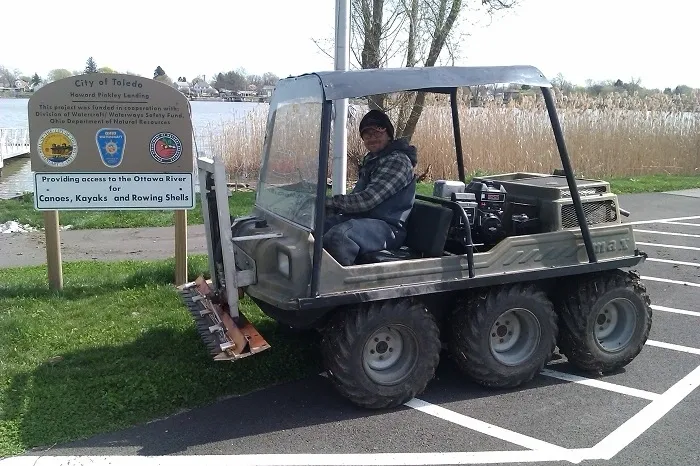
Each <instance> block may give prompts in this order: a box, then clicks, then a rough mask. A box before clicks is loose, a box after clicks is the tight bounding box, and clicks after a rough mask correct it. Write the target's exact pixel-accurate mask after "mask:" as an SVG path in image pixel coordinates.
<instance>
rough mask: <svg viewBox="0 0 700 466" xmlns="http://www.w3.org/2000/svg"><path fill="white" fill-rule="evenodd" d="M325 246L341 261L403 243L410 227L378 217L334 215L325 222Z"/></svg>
mask: <svg viewBox="0 0 700 466" xmlns="http://www.w3.org/2000/svg"><path fill="white" fill-rule="evenodd" d="M323 231H324V235H323V247H324V249H325V250H326V251H328V253H329V254H330V255H331V256H333V257H334V258H335V260H337V261H338V263H340V264H341V265H352V264H354V263H355V260H356V259H357V257H358V256H360V255H362V254H366V253H368V252H375V251H381V250H382V249H395V248H399V247H401V246H402V245H403V242H404V241H405V239H406V231H405V230H404V229H401V228H398V227H396V226H393V225H390V224H389V223H387V222H385V221H383V220H379V219H376V218H362V217H348V216H345V215H331V216H329V217H328V218H327V219H326V223H325V225H324V229H323Z"/></svg>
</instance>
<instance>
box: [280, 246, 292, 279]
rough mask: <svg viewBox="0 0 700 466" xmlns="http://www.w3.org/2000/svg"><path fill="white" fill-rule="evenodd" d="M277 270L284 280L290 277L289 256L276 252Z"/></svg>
mask: <svg viewBox="0 0 700 466" xmlns="http://www.w3.org/2000/svg"><path fill="white" fill-rule="evenodd" d="M277 270H278V271H279V273H281V274H282V275H284V276H285V277H286V278H289V277H290V275H291V274H290V272H291V266H290V260H289V255H288V254H287V253H286V252H283V251H277Z"/></svg>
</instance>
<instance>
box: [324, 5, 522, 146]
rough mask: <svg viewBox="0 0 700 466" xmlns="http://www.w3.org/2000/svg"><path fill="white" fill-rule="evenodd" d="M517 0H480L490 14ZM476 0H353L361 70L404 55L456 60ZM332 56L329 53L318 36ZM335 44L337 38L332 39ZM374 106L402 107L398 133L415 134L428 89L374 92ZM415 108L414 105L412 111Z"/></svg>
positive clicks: (353, 36) (421, 61) (353, 38)
mask: <svg viewBox="0 0 700 466" xmlns="http://www.w3.org/2000/svg"><path fill="white" fill-rule="evenodd" d="M517 2H518V0H480V2H479V3H480V7H481V9H482V10H484V11H485V12H486V14H487V15H493V13H495V12H497V11H501V10H506V9H510V8H513V7H514V6H516V4H517ZM475 3H476V0H352V2H351V11H350V22H351V25H350V49H351V54H352V57H354V58H355V62H356V63H357V64H358V65H359V67H360V68H362V69H367V68H382V67H386V66H388V64H389V62H390V61H392V60H396V59H397V58H400V62H399V63H401V64H402V65H403V66H406V67H413V66H423V67H430V66H435V65H436V64H437V63H438V62H439V59H440V56H441V55H442V53H443V50H445V49H446V50H447V54H448V60H449V62H450V63H451V64H453V65H454V63H455V61H456V56H457V54H458V53H459V44H460V40H459V39H458V38H456V37H455V36H456V34H457V33H458V31H456V29H457V28H456V25H457V23H458V20H459V18H460V15H463V14H464V12H466V11H467V10H468V9H469V7H471V6H474V4H475ZM314 42H315V43H316V45H317V46H318V47H319V48H320V49H321V50H323V51H324V52H325V53H326V54H327V55H328V56H330V57H332V56H333V55H332V54H331V53H329V52H328V51H327V50H326V49H325V48H324V47H322V46H321V45H320V41H316V40H315V41H314ZM331 43H332V41H331ZM368 104H369V107H370V108H379V109H382V110H390V109H393V108H397V107H398V118H397V124H396V128H397V136H399V137H405V138H407V139H409V140H410V139H411V137H412V136H413V133H414V131H415V128H416V125H417V124H418V121H419V119H420V115H421V112H422V110H423V105H424V104H425V94H424V93H417V94H416V93H404V95H402V96H400V97H399V98H398V99H394V100H390V99H388V98H387V96H385V95H379V96H370V97H369V98H368ZM409 109H410V110H409Z"/></svg>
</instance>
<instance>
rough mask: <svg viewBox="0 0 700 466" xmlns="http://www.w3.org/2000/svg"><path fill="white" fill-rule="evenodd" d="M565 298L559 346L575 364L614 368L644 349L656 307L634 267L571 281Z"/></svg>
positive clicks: (589, 368)
mask: <svg viewBox="0 0 700 466" xmlns="http://www.w3.org/2000/svg"><path fill="white" fill-rule="evenodd" d="M567 291H568V293H566V295H565V296H563V298H562V299H561V303H560V309H561V311H560V313H561V322H562V324H561V325H562V332H561V335H560V341H559V349H560V350H561V352H562V353H563V354H564V355H565V356H566V357H567V358H568V359H569V361H570V362H571V363H572V364H573V365H575V366H576V367H578V368H580V369H583V370H585V371H591V372H599V373H605V372H612V371H615V370H618V369H620V368H621V367H624V366H626V365H627V364H629V363H630V362H632V360H633V359H634V358H636V357H637V355H638V354H639V353H640V352H641V351H642V348H643V347H644V344H645V343H646V340H647V338H648V337H649V332H650V330H651V322H652V311H651V306H650V303H651V301H650V299H649V296H648V295H647V293H646V288H645V287H644V286H643V285H642V283H641V281H640V279H639V275H638V274H637V273H636V272H624V271H622V270H614V271H611V272H605V273H603V274H600V275H598V276H596V277H592V278H588V279H586V280H584V281H580V282H578V283H576V284H572V286H571V287H569V289H568V290H567Z"/></svg>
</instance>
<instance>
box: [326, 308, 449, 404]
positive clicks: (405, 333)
mask: <svg viewBox="0 0 700 466" xmlns="http://www.w3.org/2000/svg"><path fill="white" fill-rule="evenodd" d="M321 349H322V351H323V359H324V363H325V366H326V370H327V371H328V376H329V378H330V379H331V380H332V381H333V384H334V385H335V387H336V389H337V390H338V391H339V392H340V393H341V394H342V395H343V396H344V397H346V398H348V399H349V400H350V401H352V402H353V403H355V404H356V405H358V406H362V407H365V408H373V409H379V408H391V407H395V406H398V405H401V404H403V403H405V402H406V401H408V400H410V399H411V398H413V397H414V396H416V395H418V394H420V393H422V392H423V390H425V387H426V386H427V385H428V382H430V380H432V378H433V376H434V375H435V369H436V367H437V365H438V362H439V360H440V349H441V343H440V334H439V330H438V326H437V324H436V322H435V318H434V317H433V315H432V314H431V313H430V312H428V310H427V309H425V307H424V306H422V305H420V304H419V303H418V302H417V301H414V300H411V299H397V300H388V301H382V302H376V303H370V304H368V305H364V306H360V307H357V308H352V309H349V310H340V311H338V312H337V313H336V314H335V315H334V316H333V317H332V318H331V321H330V322H329V325H328V326H327V327H326V329H325V331H324V335H323V339H322V341H321Z"/></svg>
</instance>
